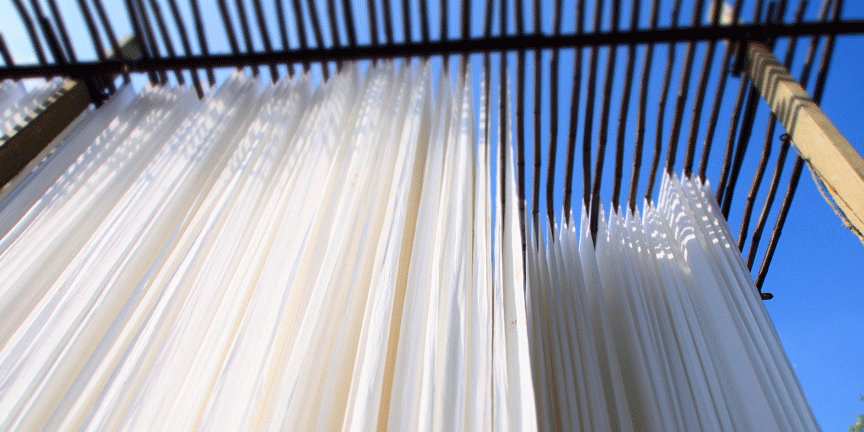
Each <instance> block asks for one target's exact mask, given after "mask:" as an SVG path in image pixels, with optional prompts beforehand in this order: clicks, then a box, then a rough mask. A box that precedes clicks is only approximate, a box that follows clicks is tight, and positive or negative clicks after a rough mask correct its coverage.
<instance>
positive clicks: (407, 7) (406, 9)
mask: <svg viewBox="0 0 864 432" xmlns="http://www.w3.org/2000/svg"><path fill="white" fill-rule="evenodd" d="M402 32H403V34H404V35H405V41H404V43H406V44H407V43H410V42H411V2H410V1H409V0H402ZM487 77H488V75H487Z"/></svg>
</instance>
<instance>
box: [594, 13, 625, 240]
mask: <svg viewBox="0 0 864 432" xmlns="http://www.w3.org/2000/svg"><path fill="white" fill-rule="evenodd" d="M620 17H621V2H620V1H613V2H612V31H616V32H617V31H618V28H619V27H620V24H619V21H620ZM617 52H618V47H617V46H614V45H613V46H610V47H609V60H608V62H607V65H606V79H605V83H604V84H603V105H602V108H601V110H600V139H599V140H598V141H597V160H596V161H595V165H594V186H593V190H592V191H591V238H592V239H593V240H594V244H595V245H596V244H597V228H598V224H599V219H600V214H599V213H600V201H601V200H600V185H601V183H602V182H603V163H604V161H605V159H606V143H607V140H608V138H609V108H610V106H609V105H610V103H611V102H612V84H613V83H612V81H613V80H614V79H615V58H616V54H617Z"/></svg>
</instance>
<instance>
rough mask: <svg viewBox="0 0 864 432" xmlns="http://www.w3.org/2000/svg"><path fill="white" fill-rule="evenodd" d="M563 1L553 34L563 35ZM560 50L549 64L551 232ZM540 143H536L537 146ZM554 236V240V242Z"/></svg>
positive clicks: (548, 206) (548, 211)
mask: <svg viewBox="0 0 864 432" xmlns="http://www.w3.org/2000/svg"><path fill="white" fill-rule="evenodd" d="M561 3H562V1H561V0H557V1H556V2H555V11H554V15H553V16H554V22H555V26H554V29H553V34H555V35H559V34H561ZM558 72H559V71H558V49H557V48H555V49H553V50H552V60H551V62H550V63H549V159H548V164H547V174H546V217H547V219H548V221H549V227H550V231H551V230H552V227H554V226H555V165H557V163H556V159H557V156H558ZM537 144H538V143H536V142H535V143H534V145H537ZM554 238H555V237H554V236H552V239H553V241H554Z"/></svg>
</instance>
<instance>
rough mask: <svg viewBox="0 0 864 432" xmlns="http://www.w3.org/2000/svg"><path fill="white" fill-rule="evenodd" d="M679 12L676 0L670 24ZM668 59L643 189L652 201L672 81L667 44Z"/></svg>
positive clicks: (671, 55)
mask: <svg viewBox="0 0 864 432" xmlns="http://www.w3.org/2000/svg"><path fill="white" fill-rule="evenodd" d="M680 12H681V0H676V2H675V7H674V8H673V9H672V26H673V27H674V26H677V25H678V18H679V16H680ZM668 58H669V60H668V61H667V62H666V74H665V76H664V78H663V93H662V95H661V96H660V103H659V105H660V109H659V111H658V112H657V134H656V136H655V139H654V157H653V158H652V160H651V171H650V176H649V177H648V187H647V189H646V191H645V199H646V200H647V201H648V202H651V201H652V198H651V197H652V196H653V195H654V183H655V182H656V178H657V167H658V166H660V153H661V152H662V151H663V121H664V120H665V117H666V99H667V98H668V97H669V85H670V83H671V82H672V66H673V65H674V64H675V45H674V44H671V43H670V44H669V55H668Z"/></svg>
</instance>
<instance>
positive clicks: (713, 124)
mask: <svg viewBox="0 0 864 432" xmlns="http://www.w3.org/2000/svg"><path fill="white" fill-rule="evenodd" d="M742 5H743V1H742V0H737V1H736V2H735V8H734V10H733V12H732V18H731V21H732V27H731V28H737V27H739V23H738V17H739V16H740V15H741V7H742ZM734 48H735V47H734V44H731V43H730V44H727V45H726V51H725V53H724V54H723V61H722V62H721V63H720V68H721V69H720V70H721V73H720V82H719V83H718V84H717V93H716V94H715V96H714V107H713V108H712V109H711V117H710V120H709V121H708V130H707V131H706V133H705V143H704V144H703V146H702V159H701V161H700V162H699V178H700V179H701V180H702V181H703V182H704V181H705V173H706V171H707V170H708V161H709V159H710V158H711V145H712V143H713V141H714V131H715V130H716V128H717V120H718V118H719V117H720V104H721V103H723V95H724V94H725V93H726V82H727V81H728V78H729V73H728V69H729V65H730V62H731V61H732V53H733V52H734Z"/></svg>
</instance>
